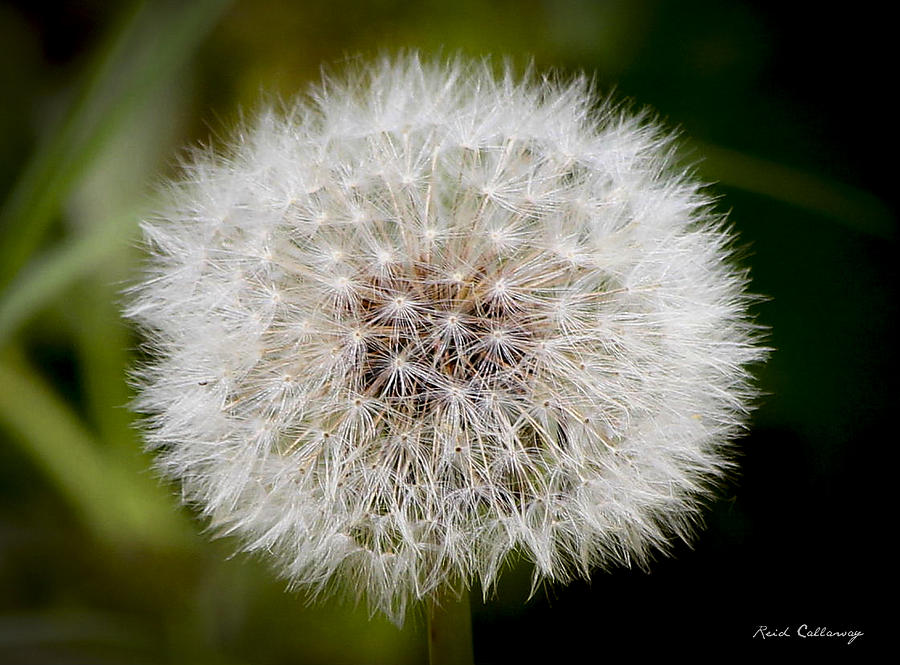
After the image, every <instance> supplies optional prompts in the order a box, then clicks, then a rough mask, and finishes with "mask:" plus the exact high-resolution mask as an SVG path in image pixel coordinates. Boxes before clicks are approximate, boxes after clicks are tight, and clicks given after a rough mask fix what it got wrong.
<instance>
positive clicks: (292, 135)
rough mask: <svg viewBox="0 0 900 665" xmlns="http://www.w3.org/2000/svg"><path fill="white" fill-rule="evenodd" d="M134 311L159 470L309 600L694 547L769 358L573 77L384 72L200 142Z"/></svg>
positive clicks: (664, 200)
mask: <svg viewBox="0 0 900 665" xmlns="http://www.w3.org/2000/svg"><path fill="white" fill-rule="evenodd" d="M170 188H171V204H170V206H169V207H168V209H166V210H165V211H163V212H161V213H160V214H159V215H158V216H157V217H156V218H154V219H151V220H147V221H146V222H145V223H144V225H143V229H144V237H145V241H146V244H147V246H148V248H149V252H150V254H151V259H150V262H149V265H148V268H147V270H146V273H145V277H144V281H143V283H142V284H141V285H140V286H139V287H137V288H136V289H135V295H134V297H133V300H132V303H131V306H130V308H129V311H128V315H129V316H130V317H131V318H132V319H133V320H135V321H137V322H138V323H139V324H140V326H141V327H142V329H143V331H144V332H145V335H146V339H147V345H148V350H149V352H150V354H151V360H150V361H148V362H147V364H146V365H145V366H143V367H142V368H141V369H140V370H139V371H138V372H137V380H138V383H139V385H140V395H139V397H138V408H139V409H140V410H141V411H143V412H144V413H146V414H147V440H148V442H149V445H150V446H151V447H152V448H153V449H156V450H157V453H158V463H159V468H160V469H161V470H162V471H163V472H164V473H165V474H166V475H167V476H168V477H171V478H173V479H176V480H178V481H179V482H180V484H181V487H182V488H183V492H184V498H185V500H186V501H187V502H189V503H191V504H192V505H196V506H198V507H199V508H200V509H201V510H202V511H203V513H204V514H205V515H207V516H208V517H209V518H210V520H211V522H212V525H213V527H214V528H215V529H216V531H217V532H218V533H223V534H236V535H238V536H239V537H240V539H241V542H242V543H243V544H244V546H245V547H246V549H247V550H249V551H257V552H265V553H266V554H267V555H269V556H271V557H274V560H275V561H276V565H277V567H278V570H279V571H280V572H281V573H282V574H283V575H284V576H285V577H286V578H287V579H289V580H290V581H291V583H292V584H293V585H295V586H298V587H304V588H306V589H311V590H313V591H314V592H322V591H324V590H326V589H330V588H331V587H333V586H339V587H344V588H346V589H349V590H350V591H352V592H353V593H355V594H358V595H360V596H364V597H366V598H367V599H368V600H369V602H370V604H371V607H372V608H374V609H380V610H382V611H384V612H385V613H386V614H387V615H388V616H390V617H391V618H393V619H394V620H395V621H398V622H399V621H402V620H403V617H404V615H405V612H406V608H407V605H408V603H409V602H410V601H411V600H415V599H421V598H423V597H425V596H427V595H429V594H432V593H434V592H436V591H440V590H445V589H448V588H449V589H451V590H452V589H459V588H461V587H463V586H467V585H468V584H469V583H470V582H471V581H472V580H474V579H477V580H478V581H480V583H481V584H482V586H483V587H484V588H485V589H489V588H491V586H492V584H493V583H494V581H495V579H496V577H497V575H498V572H499V570H500V568H501V566H502V564H503V563H504V561H505V560H506V559H507V557H508V555H509V554H510V553H511V552H513V551H516V552H519V553H520V554H522V555H524V556H525V557H526V558H528V559H529V560H531V561H533V562H534V565H535V580H536V581H540V580H542V579H552V580H567V579H570V578H572V577H573V576H576V575H580V576H588V575H589V573H590V571H591V570H592V569H594V568H597V567H600V568H605V567H609V566H613V565H632V564H637V565H645V564H646V563H647V561H648V558H649V557H650V555H651V554H652V553H653V551H655V550H659V549H663V550H664V549H665V548H666V547H667V545H668V544H669V543H670V542H672V541H673V540H674V539H678V538H681V539H688V538H690V536H691V534H692V533H693V531H694V529H695V528H696V526H697V523H698V521H699V509H700V508H701V506H702V504H703V502H704V501H705V500H706V499H708V498H709V496H710V492H711V489H712V488H713V485H714V484H715V482H716V480H717V479H718V478H720V477H721V474H722V472H723V470H725V469H727V467H728V465H729V462H728V458H727V456H726V454H725V452H726V444H727V443H728V442H729V440H731V439H733V438H734V436H735V435H736V434H738V433H739V431H740V429H741V427H742V425H743V423H744V422H745V420H746V415H747V411H748V409H749V404H748V402H749V400H750V399H751V398H752V397H753V394H754V393H753V389H752V387H751V384H750V376H749V374H748V371H747V366H748V365H749V364H751V363H753V362H755V361H757V360H759V359H760V358H761V357H762V355H763V353H764V352H763V350H761V348H760V347H759V345H758V344H757V343H756V334H755V332H754V330H755V328H754V325H753V324H752V322H751V321H750V319H749V317H748V315H747V306H748V303H749V302H750V297H749V296H747V295H746V293H745V285H746V275H745V274H744V273H743V272H740V271H739V270H737V269H735V268H734V267H733V266H732V265H731V264H730V262H729V261H730V258H731V253H732V251H731V249H730V247H731V243H732V240H733V239H732V237H731V235H730V233H729V232H728V229H727V227H726V226H725V221H724V220H723V219H722V217H721V216H718V215H716V214H715V213H714V212H713V211H712V210H711V204H710V199H709V198H708V197H707V196H706V195H705V194H704V193H703V192H702V187H701V185H700V184H698V183H697V182H696V181H694V180H693V179H692V178H691V177H690V176H689V174H686V173H684V172H683V171H680V170H678V169H676V168H675V167H674V166H673V156H672V144H671V139H670V137H669V136H668V135H666V134H664V133H662V132H661V131H660V130H659V129H658V128H657V127H655V126H654V125H653V124H652V123H651V122H649V121H648V120H647V118H646V117H641V116H638V117H635V116H632V115H629V114H627V113H624V112H622V111H620V110H617V109H615V108H613V107H612V106H610V105H608V104H602V103H598V102H597V100H596V99H595V97H594V96H593V93H592V90H591V87H590V85H589V84H588V83H587V82H586V81H585V80H584V79H581V78H579V79H576V80H574V81H571V82H565V83H560V82H554V81H548V80H541V79H539V78H537V77H536V76H534V75H532V74H526V75H525V76H524V77H516V76H514V75H513V74H512V73H510V71H509V70H506V72H505V73H504V74H501V75H500V76H495V75H494V74H493V73H492V69H491V67H490V65H489V64H487V63H483V62H482V63H467V62H465V61H462V60H459V59H457V60H452V61H450V62H431V63H429V62H423V61H421V60H420V59H419V58H417V57H416V56H414V55H413V56H401V57H398V58H393V59H391V58H385V59H383V60H381V61H379V62H378V63H377V64H374V65H371V66H368V67H358V68H357V69H356V70H355V71H353V72H351V73H349V74H347V75H346V77H345V78H343V79H341V80H330V79H326V80H325V82H324V83H323V84H322V85H321V86H320V87H318V88H317V89H315V90H314V91H313V92H312V93H311V94H310V95H308V96H307V97H304V98H302V99H300V100H299V101H297V102H296V103H295V104H294V105H293V106H291V107H290V108H289V109H287V110H281V111H278V110H270V111H267V112H263V113H261V114H260V115H259V116H258V117H257V119H256V120H255V121H254V122H253V123H251V124H250V125H249V126H246V127H243V128H241V130H240V131H239V132H237V133H236V135H235V139H234V141H233V143H232V144H231V146H230V147H229V149H228V150H227V153H226V154H214V153H212V152H211V151H208V150H196V151H195V152H194V153H192V155H191V157H190V159H189V160H188V162H187V163H186V164H185V165H184V169H183V178H182V179H181V181H179V182H176V183H173V184H171V185H170Z"/></svg>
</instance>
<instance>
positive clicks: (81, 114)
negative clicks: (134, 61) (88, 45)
mask: <svg viewBox="0 0 900 665" xmlns="http://www.w3.org/2000/svg"><path fill="white" fill-rule="evenodd" d="M145 14H146V8H145V6H144V5H137V6H136V7H135V8H134V9H133V10H132V11H131V12H129V13H128V14H127V15H126V16H125V17H124V20H122V22H121V23H120V24H119V25H117V27H116V28H115V29H114V30H113V31H112V32H111V33H110V35H109V37H108V38H107V40H106V41H105V42H104V43H103V44H102V45H101V47H100V48H99V49H98V52H97V54H96V55H95V56H94V58H93V60H92V61H91V62H90V64H89V66H88V73H87V77H86V79H85V81H84V83H83V84H82V86H81V90H80V92H79V93H78V94H77V96H76V98H75V100H74V101H73V103H72V105H71V106H70V108H69V110H68V112H67V113H66V115H65V117H64V118H63V120H62V122H61V124H60V125H59V127H58V128H57V129H56V130H55V131H54V133H53V134H52V136H51V137H50V138H49V139H45V140H44V141H42V142H40V143H39V144H38V146H37V149H36V152H35V153H34V155H32V157H31V159H30V160H29V162H28V163H27V164H26V165H25V168H24V170H23V171H22V174H21V176H20V177H19V179H18V181H17V182H16V184H15V186H14V187H13V189H12V191H11V192H10V194H9V196H8V198H7V200H6V201H5V202H4V205H3V208H2V209H0V233H2V234H3V237H4V240H5V241H6V242H5V243H4V245H5V246H4V248H3V249H2V250H0V252H2V254H0V256H2V258H3V259H4V261H3V265H0V284H6V283H7V282H8V281H9V279H10V277H11V276H12V275H13V274H15V272H16V271H17V270H18V268H19V267H20V266H21V265H22V263H24V261H25V260H26V259H27V258H28V256H29V255H30V253H31V249H33V247H34V246H36V245H37V244H38V243H39V242H40V238H41V235H42V232H43V230H44V227H46V226H47V224H48V223H49V221H50V219H51V218H52V215H53V214H54V212H55V211H56V210H57V208H58V206H59V202H60V199H61V197H62V195H63V193H64V192H65V190H66V188H67V187H66V185H67V184H68V181H69V180H71V178H72V176H73V175H74V173H75V171H76V167H77V160H76V158H75V155H76V152H77V150H78V148H79V145H80V144H81V143H83V142H84V139H85V137H86V135H88V134H89V132H90V131H91V127H92V125H94V124H95V123H96V121H97V119H96V116H97V114H98V113H99V112H100V111H101V109H99V108H98V107H99V106H100V103H101V101H102V100H103V99H104V98H105V96H106V95H105V92H104V91H105V88H106V87H108V80H109V79H111V78H113V77H114V72H115V71H116V69H117V68H118V67H120V66H121V62H122V61H123V60H124V59H125V55H126V52H127V50H128V47H129V45H130V44H132V43H133V42H134V41H135V37H136V35H137V32H138V28H139V26H140V25H141V23H142V22H143V21H144V20H145Z"/></svg>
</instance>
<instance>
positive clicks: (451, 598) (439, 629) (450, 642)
mask: <svg viewBox="0 0 900 665" xmlns="http://www.w3.org/2000/svg"><path fill="white" fill-rule="evenodd" d="M427 612H428V662H429V663H430V664H431V665H472V663H473V662H474V652H473V649H472V616H471V614H470V611H469V592H468V591H467V590H463V592H462V594H461V595H459V596H457V595H456V594H455V593H453V592H452V591H447V592H444V593H442V594H438V595H437V596H435V597H434V598H432V599H431V600H429V601H428V605H427Z"/></svg>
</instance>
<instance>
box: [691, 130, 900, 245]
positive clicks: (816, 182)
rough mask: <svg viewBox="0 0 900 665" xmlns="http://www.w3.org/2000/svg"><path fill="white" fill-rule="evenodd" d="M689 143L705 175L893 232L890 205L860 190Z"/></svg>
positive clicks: (868, 229) (878, 232)
mask: <svg viewBox="0 0 900 665" xmlns="http://www.w3.org/2000/svg"><path fill="white" fill-rule="evenodd" d="M693 143H694V145H696V146H697V147H698V152H699V153H700V154H702V155H703V161H702V162H701V163H700V164H699V168H700V170H701V171H702V172H703V174H704V175H705V176H706V177H708V178H712V179H714V180H716V181H718V182H721V183H722V184H724V185H730V186H732V187H737V188H739V189H743V190H746V191H748V192H753V193H754V194H762V195H763V196H768V197H770V198H773V199H777V200H778V201H782V202H784V203H789V204H791V205H795V206H799V207H801V208H805V209H806V210H810V211H812V212H815V213H818V214H821V215H825V216H827V217H830V218H831V219H833V220H835V221H837V222H840V223H841V224H843V225H845V226H847V227H850V228H852V229H854V230H856V231H859V232H862V233H868V234H870V235H875V236H879V237H881V238H894V237H896V234H897V222H896V219H895V218H894V216H893V215H892V214H891V211H890V209H889V208H888V207H887V205H886V204H885V203H884V202H883V201H881V200H880V199H879V198H878V197H876V196H874V195H872V194H870V193H869V192H867V191H865V190H862V189H858V188H856V187H853V186H851V185H848V184H846V183H842V182H838V181H835V180H830V179H828V178H824V177H820V176H816V175H813V174H811V173H807V172H805V171H802V170H800V169H795V168H791V167H789V166H785V165H783V164H778V163H776V162H771V161H768V160H765V159H760V158H758V157H752V156H750V155H746V154H744V153H741V152H738V151H736V150H730V149H728V148H721V147H718V146H713V145H709V144H705V143H700V142H697V141H694V142H693Z"/></svg>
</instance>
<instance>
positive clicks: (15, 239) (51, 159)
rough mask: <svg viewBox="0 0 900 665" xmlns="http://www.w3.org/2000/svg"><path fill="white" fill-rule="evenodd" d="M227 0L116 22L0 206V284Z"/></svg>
mask: <svg viewBox="0 0 900 665" xmlns="http://www.w3.org/2000/svg"><path fill="white" fill-rule="evenodd" d="M229 4H230V0H199V1H197V2H188V3H183V4H181V3H180V4H177V5H174V8H169V9H168V10H167V11H163V10H162V9H160V5H157V4H155V3H150V5H149V6H148V7H144V6H142V7H141V9H139V10H138V11H136V12H135V13H134V18H133V19H131V20H129V21H126V22H125V24H124V25H123V26H122V27H121V28H120V30H119V34H118V35H117V37H116V38H114V39H113V40H111V42H110V43H109V44H108V45H107V47H106V48H105V49H104V50H103V55H102V56H101V57H100V58H98V60H97V62H96V64H95V65H94V69H95V71H94V73H93V74H92V75H91V76H90V77H89V78H88V83H87V85H86V86H85V92H84V93H83V94H82V95H81V96H80V97H79V101H78V102H77V103H75V104H74V105H73V106H72V108H71V109H70V111H69V113H68V115H67V118H66V120H65V121H64V122H63V124H62V125H61V126H60V128H59V130H58V131H57V132H56V133H55V135H54V136H53V137H52V138H51V139H50V141H49V142H48V143H47V144H46V147H45V148H43V149H42V150H40V151H39V152H38V153H37V154H36V155H35V157H34V159H33V160H32V162H31V163H29V164H28V165H27V166H26V168H25V171H24V172H23V175H22V177H21V179H20V181H19V182H18V183H17V184H16V186H15V187H14V189H13V192H12V194H11V195H10V197H9V199H8V200H7V202H6V203H5V204H4V207H3V210H2V211H0V233H2V234H3V243H2V245H0V285H2V286H5V285H7V284H8V283H9V282H10V280H11V279H12V277H13V276H14V275H15V274H16V273H17V272H18V271H19V269H20V268H21V267H22V265H24V263H25V262H26V261H27V259H28V257H29V256H30V255H31V253H32V252H33V251H34V249H35V248H36V247H37V245H38V244H39V243H40V242H41V239H42V237H43V235H44V233H45V231H46V230H47V228H48V227H49V225H50V222H51V221H52V220H53V216H54V215H55V214H56V212H57V211H58V210H59V208H60V205H61V203H62V201H63V200H64V199H65V197H66V195H67V194H68V193H69V191H71V188H72V186H73V185H74V184H76V183H77V181H78V178H79V176H80V175H81V174H82V173H84V172H85V171H86V170H87V168H88V166H89V164H90V163H91V161H92V160H93V159H94V158H95V157H96V156H97V154H98V153H99V152H100V150H101V148H102V147H103V146H104V145H105V143H106V142H107V141H109V140H110V138H111V137H113V136H114V135H115V133H116V131H117V130H118V129H120V127H121V126H122V124H123V121H124V119H125V118H126V117H127V116H128V114H129V113H130V112H131V111H132V110H133V109H135V108H136V107H137V106H138V105H139V104H140V103H141V102H142V100H144V99H145V98H146V96H147V95H149V94H150V93H152V92H153V90H154V89H155V88H156V86H158V85H160V84H161V83H162V82H164V81H166V80H168V79H170V78H171V76H173V75H174V73H175V72H176V71H177V70H178V68H179V67H180V66H181V65H182V64H184V63H185V62H186V61H187V59H188V58H189V57H190V55H191V54H192V53H193V51H194V50H195V48H196V47H197V46H198V45H199V43H200V42H201V41H202V40H203V38H204V37H205V36H206V34H207V33H208V32H209V30H210V29H211V28H212V26H213V25H214V24H215V22H216V20H217V19H218V18H219V16H220V15H221V14H222V12H223V11H224V10H225V8H226V7H227V6H228V5H229ZM98 107H102V108H98Z"/></svg>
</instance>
